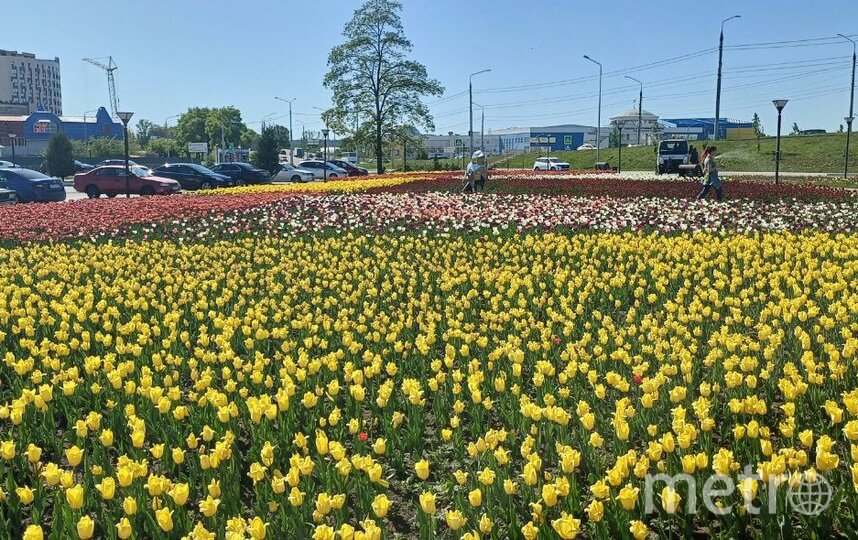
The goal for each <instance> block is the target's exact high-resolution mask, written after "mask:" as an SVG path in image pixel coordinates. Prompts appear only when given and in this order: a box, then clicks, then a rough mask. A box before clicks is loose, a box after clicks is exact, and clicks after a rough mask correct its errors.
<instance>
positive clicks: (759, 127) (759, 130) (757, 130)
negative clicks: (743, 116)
mask: <svg viewBox="0 0 858 540" xmlns="http://www.w3.org/2000/svg"><path fill="white" fill-rule="evenodd" d="M751 127H753V128H754V136H755V137H756V138H758V139H759V138H760V137H765V136H766V133H765V132H764V131H763V122H762V121H761V120H760V115H759V114H757V113H754V117H753V118H752V119H751Z"/></svg>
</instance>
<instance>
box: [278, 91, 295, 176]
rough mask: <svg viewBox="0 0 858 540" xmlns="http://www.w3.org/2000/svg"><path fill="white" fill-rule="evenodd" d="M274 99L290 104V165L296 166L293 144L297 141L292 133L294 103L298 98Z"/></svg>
mask: <svg viewBox="0 0 858 540" xmlns="http://www.w3.org/2000/svg"><path fill="white" fill-rule="evenodd" d="M274 99H276V100H278V101H282V102H284V103H288V104H289V164H290V165H294V164H295V160H294V158H293V156H294V154H295V152H294V148H293V146H294V145H293V144H292V141H293V140H295V136H294V135H293V133H292V102H293V101H295V100H296V99H298V98H292V99H283V98H279V97H277V96H274Z"/></svg>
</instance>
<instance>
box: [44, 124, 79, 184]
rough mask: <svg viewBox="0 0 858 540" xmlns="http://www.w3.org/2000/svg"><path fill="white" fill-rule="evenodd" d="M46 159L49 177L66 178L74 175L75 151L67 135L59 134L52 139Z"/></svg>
mask: <svg viewBox="0 0 858 540" xmlns="http://www.w3.org/2000/svg"><path fill="white" fill-rule="evenodd" d="M45 158H46V160H47V162H48V174H49V175H51V176H58V177H60V178H65V177H66V176H72V175H73V174H74V149H73V148H72V144H71V141H70V140H69V138H68V136H66V134H65V133H62V132H59V133H57V134H55V135H54V136H53V137H51V140H50V141H49V142H48V151H47V153H46V154H45Z"/></svg>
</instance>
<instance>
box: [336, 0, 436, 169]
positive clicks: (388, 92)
mask: <svg viewBox="0 0 858 540" xmlns="http://www.w3.org/2000/svg"><path fill="white" fill-rule="evenodd" d="M401 11H402V4H401V3H400V2H396V1H394V0H367V1H366V2H365V3H364V4H363V5H362V6H361V7H359V8H358V9H357V10H355V12H354V15H353V16H352V19H351V20H350V21H349V22H348V23H347V24H346V26H345V29H344V31H343V36H344V37H345V38H346V42H345V43H343V44H342V45H338V46H337V47H334V48H333V49H332V50H331V53H330V55H329V56H328V67H329V71H328V73H327V75H325V80H324V84H325V87H326V88H330V89H331V90H332V91H333V102H334V104H333V107H332V108H331V109H329V110H327V111H325V113H324V114H323V118H324V120H325V123H326V124H327V125H328V126H329V127H330V128H332V129H333V130H334V131H336V132H337V133H343V134H351V135H353V136H355V137H356V138H359V136H360V134H362V133H368V134H369V138H370V142H371V143H372V145H373V147H374V148H375V158H376V164H377V167H378V172H379V173H381V172H384V165H383V147H384V141H385V135H386V134H387V132H389V131H392V130H395V128H396V124H397V123H398V122H399V123H401V122H405V123H407V124H410V125H413V126H417V127H424V128H426V129H428V130H433V129H435V126H434V124H433V123H432V115H431V114H429V109H428V107H426V105H425V104H424V103H422V102H421V101H420V98H421V97H422V96H439V95H441V94H443V93H444V88H443V87H442V86H441V83H439V82H438V81H437V80H435V79H431V78H430V77H429V75H428V74H427V72H426V67H425V66H424V65H423V64H421V63H419V62H416V61H414V60H409V59H408V58H407V53H409V52H410V51H411V42H410V41H409V40H408V38H406V37H405V32H404V30H403V28H402V20H401V18H400V13H401Z"/></svg>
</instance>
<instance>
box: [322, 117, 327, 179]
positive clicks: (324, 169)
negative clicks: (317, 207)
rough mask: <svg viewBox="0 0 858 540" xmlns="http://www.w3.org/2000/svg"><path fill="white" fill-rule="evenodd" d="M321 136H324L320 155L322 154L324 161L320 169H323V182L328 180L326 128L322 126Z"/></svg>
mask: <svg viewBox="0 0 858 540" xmlns="http://www.w3.org/2000/svg"><path fill="white" fill-rule="evenodd" d="M322 136H323V137H324V138H325V148H324V150H323V151H322V155H323V156H324V163H323V165H322V170H323V171H324V172H323V173H322V174H323V175H324V177H325V182H327V181H328V128H324V129H323V130H322Z"/></svg>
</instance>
